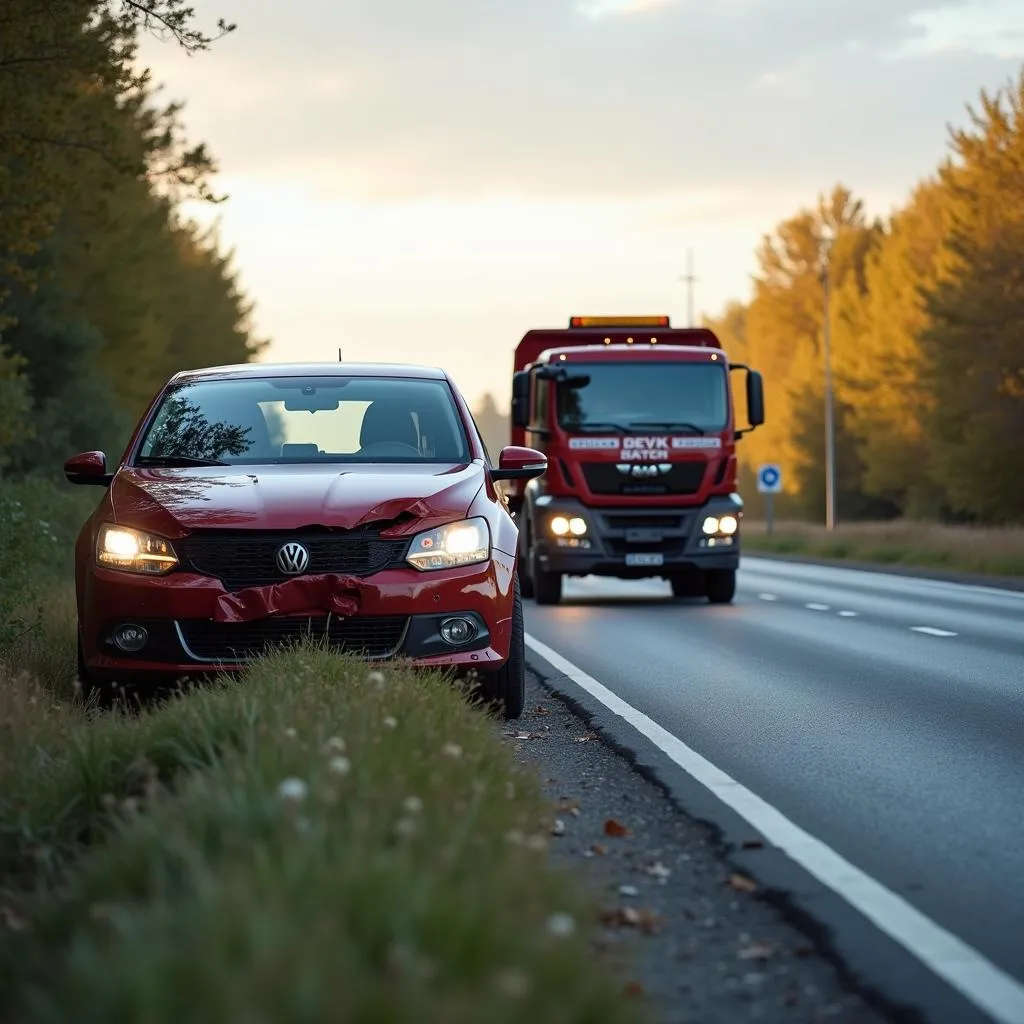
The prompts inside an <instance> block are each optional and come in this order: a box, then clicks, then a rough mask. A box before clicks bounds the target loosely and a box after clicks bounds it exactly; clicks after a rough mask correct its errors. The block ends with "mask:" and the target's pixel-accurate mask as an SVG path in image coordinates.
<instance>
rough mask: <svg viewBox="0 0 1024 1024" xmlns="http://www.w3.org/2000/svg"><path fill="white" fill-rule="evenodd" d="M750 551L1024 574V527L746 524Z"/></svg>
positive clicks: (746, 543) (902, 522) (897, 522)
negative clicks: (767, 527)
mask: <svg viewBox="0 0 1024 1024" xmlns="http://www.w3.org/2000/svg"><path fill="white" fill-rule="evenodd" d="M743 531H744V533H743V543H744V546H745V547H746V549H747V550H749V551H762V552H765V553H771V554H779V555H805V556H807V557H811V558H824V559H836V560H840V561H857V562H868V563H876V564H879V565H898V566H906V567H908V568H920V569H939V570H948V571H951V572H964V573H976V574H979V575H985V576H1016V577H1020V576H1024V527H1006V528H1002V529H999V528H992V527H989V528H982V527H971V526H943V525H940V524H937V523H919V522H912V521H909V520H895V521H893V522H885V523H848V524H840V525H839V526H838V527H837V528H836V529H835V530H834V531H832V532H829V531H828V530H826V529H825V528H824V526H819V525H817V524H812V523H799V522H782V523H776V524H775V528H774V530H773V532H772V533H771V534H768V533H767V532H766V530H765V524H764V523H763V522H753V521H745V522H744V526H743Z"/></svg>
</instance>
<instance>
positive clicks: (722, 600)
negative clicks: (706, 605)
mask: <svg viewBox="0 0 1024 1024" xmlns="http://www.w3.org/2000/svg"><path fill="white" fill-rule="evenodd" d="M707 592H708V600H709V601H710V602H711V603H712V604H731V603H732V599H733V598H734V597H735V596H736V570H735V569H711V570H709V572H708V584H707Z"/></svg>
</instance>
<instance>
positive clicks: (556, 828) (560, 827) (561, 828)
mask: <svg viewBox="0 0 1024 1024" xmlns="http://www.w3.org/2000/svg"><path fill="white" fill-rule="evenodd" d="M551 834H552V835H553V836H564V835H565V822H564V821H562V819H561V818H555V823H554V824H553V825H552V826H551Z"/></svg>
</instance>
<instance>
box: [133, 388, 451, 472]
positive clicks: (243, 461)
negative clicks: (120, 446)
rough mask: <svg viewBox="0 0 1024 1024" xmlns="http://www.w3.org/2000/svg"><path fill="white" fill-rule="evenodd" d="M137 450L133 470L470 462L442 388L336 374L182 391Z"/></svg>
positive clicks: (173, 393)
mask: <svg viewBox="0 0 1024 1024" xmlns="http://www.w3.org/2000/svg"><path fill="white" fill-rule="evenodd" d="M137 451H138V454H137V456H136V459H135V461H136V464H137V465H140V466H145V465H150V466H153V465H239V466H249V465H260V464H268V463H300V464H301V463H324V462H326V463H333V462H354V463H375V462H384V463H399V462H402V463H408V462H419V463H462V462H468V461H469V460H470V455H469V445H468V442H467V439H466V433H465V430H464V428H463V425H462V422H461V420H460V418H459V415H458V411H457V408H456V405H455V401H454V398H453V395H452V393H451V389H450V388H449V387H448V385H447V384H446V383H445V382H444V381H437V380H416V379H408V378H394V377H342V376H340V375H339V376H336V377H335V376H329V377H262V378H255V379H253V378H236V379H223V378H222V379H219V380H204V381H196V382H194V383H188V384H184V385H182V386H180V387H177V388H174V389H173V390H170V391H168V393H167V394H166V395H165V396H164V399H163V401H162V403H161V404H160V406H159V408H158V409H157V410H156V414H155V416H154V417H153V419H152V420H151V421H150V425H149V427H148V429H147V430H146V432H145V434H144V436H143V437H142V440H141V444H140V446H139V448H138V450H137Z"/></svg>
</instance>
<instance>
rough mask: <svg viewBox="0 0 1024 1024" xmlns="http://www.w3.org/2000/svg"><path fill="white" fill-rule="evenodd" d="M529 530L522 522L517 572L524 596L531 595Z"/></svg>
mask: <svg viewBox="0 0 1024 1024" xmlns="http://www.w3.org/2000/svg"><path fill="white" fill-rule="evenodd" d="M530 557H531V556H530V532H529V527H528V526H527V525H526V523H525V522H524V523H523V529H522V532H521V533H520V534H519V564H520V566H521V567H522V571H521V572H520V573H519V577H520V579H519V586H520V593H521V594H522V596H523V597H525V598H531V597H533V576H532V575H531V574H530Z"/></svg>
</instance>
